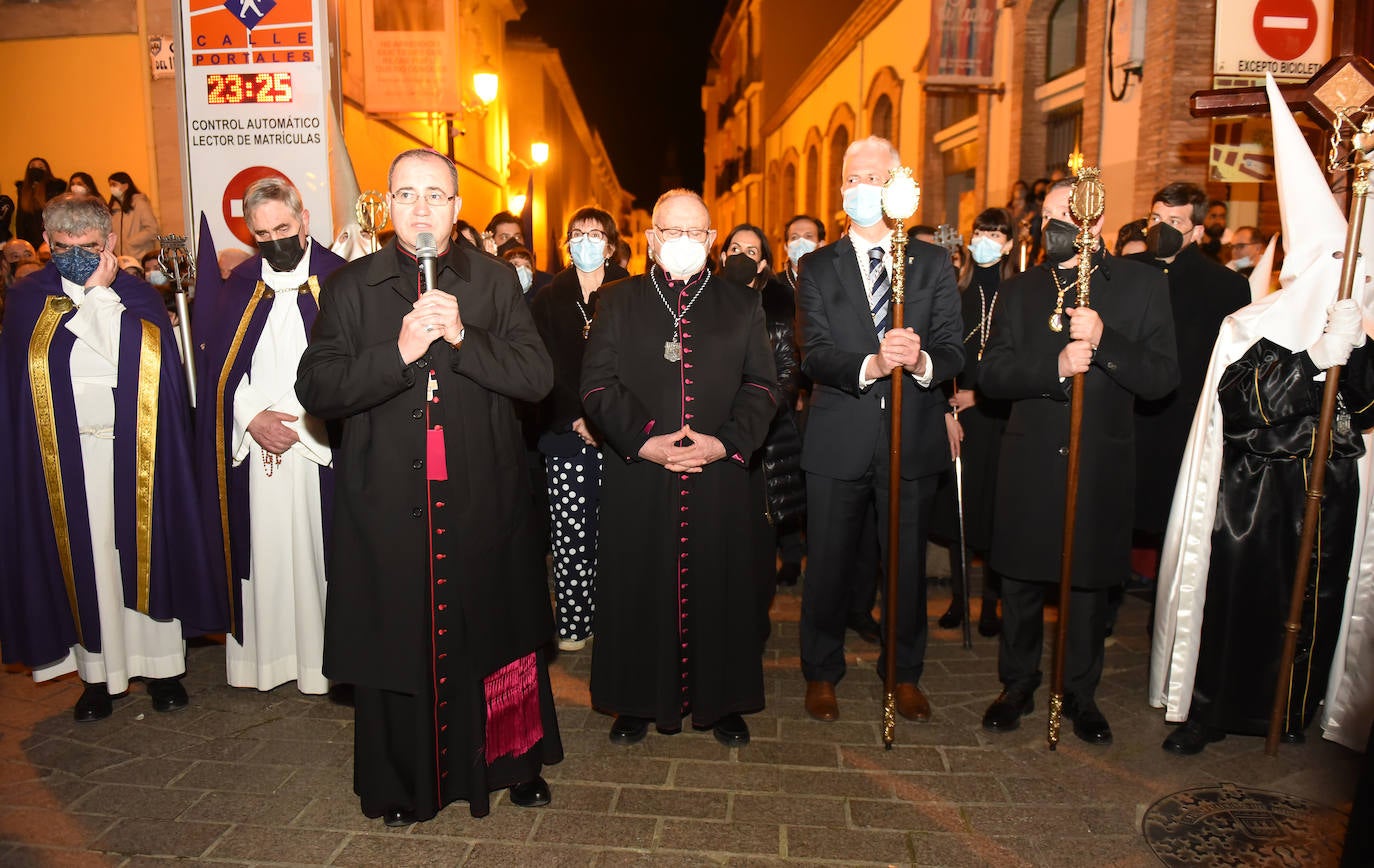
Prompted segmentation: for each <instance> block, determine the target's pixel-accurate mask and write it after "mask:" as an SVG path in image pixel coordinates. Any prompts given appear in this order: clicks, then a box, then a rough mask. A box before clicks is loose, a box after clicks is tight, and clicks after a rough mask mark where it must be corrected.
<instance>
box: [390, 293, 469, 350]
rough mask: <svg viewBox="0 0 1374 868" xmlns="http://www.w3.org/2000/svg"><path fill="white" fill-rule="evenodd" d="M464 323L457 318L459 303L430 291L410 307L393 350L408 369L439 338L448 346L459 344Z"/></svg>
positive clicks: (447, 295) (403, 319)
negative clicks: (399, 352) (398, 351)
mask: <svg viewBox="0 0 1374 868" xmlns="http://www.w3.org/2000/svg"><path fill="white" fill-rule="evenodd" d="M462 331H463V320H462V319H461V318H460V317H459V315H458V299H456V298H454V297H453V296H452V295H449V294H448V293H447V292H444V291H443V290H442V289H431V290H429V291H428V292H426V293H425V294H424V295H422V296H420V298H419V300H418V301H416V302H415V304H413V305H412V306H411V309H410V313H408V314H406V315H405V316H404V317H403V318H402V319H401V333H400V335H399V336H398V337H397V338H396V347H397V349H399V350H400V351H401V359H402V361H404V362H405V363H406V364H407V365H408V364H410V363H411V362H413V361H415V360H416V359H418V358H420V357H421V356H423V355H424V354H425V353H426V352H427V351H428V350H429V345H430V344H432V343H434V342H435V341H436V340H438V339H439V338H443V339H444V340H445V341H447V342H448V343H450V344H456V343H457V342H458V336H459V335H460V334H462Z"/></svg>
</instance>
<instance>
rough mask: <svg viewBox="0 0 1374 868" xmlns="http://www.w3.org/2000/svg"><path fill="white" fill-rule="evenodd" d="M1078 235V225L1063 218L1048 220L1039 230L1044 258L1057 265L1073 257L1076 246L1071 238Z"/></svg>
mask: <svg viewBox="0 0 1374 868" xmlns="http://www.w3.org/2000/svg"><path fill="white" fill-rule="evenodd" d="M1077 237H1078V227H1077V226H1075V225H1073V224H1072V223H1065V222H1064V221H1063V220H1050V221H1048V222H1047V223H1045V228H1044V229H1042V230H1041V231H1040V239H1041V242H1042V243H1043V244H1044V247H1045V258H1046V259H1048V260H1049V261H1050V262H1052V263H1054V264H1055V265H1058V264H1059V263H1061V262H1066V261H1068V260H1070V259H1073V257H1074V254H1076V253H1077V252H1078V248H1077V247H1075V246H1074V243H1073V240H1074V239H1075V238H1077Z"/></svg>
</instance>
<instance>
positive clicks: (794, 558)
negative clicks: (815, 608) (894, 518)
mask: <svg viewBox="0 0 1374 868" xmlns="http://www.w3.org/2000/svg"><path fill="white" fill-rule="evenodd" d="M720 260H721V275H722V276H723V277H725V278H726V279H728V280H733V281H735V282H737V283H742V284H744V285H746V286H748V287H750V288H751V289H756V290H758V292H759V295H760V301H761V303H762V304H763V317H764V325H765V326H766V327H767V329H768V343H769V345H770V346H771V347H772V349H773V363H774V365H775V366H776V367H777V370H778V392H779V393H780V394H781V396H782V401H781V402H780V404H779V407H778V413H777V415H776V416H774V417H773V422H772V424H771V425H770V426H769V428H768V437H767V439H765V440H764V441H763V449H762V450H760V451H759V452H758V453H757V454H756V455H755V461H756V462H758V463H759V464H760V465H761V467H762V469H763V480H764V488H765V492H766V503H765V504H764V505H765V506H766V508H767V513H768V523H769V524H770V525H772V527H773V532H774V534H775V536H776V542H777V549H778V553H779V556H780V557H781V560H782V566H781V567H779V569H778V572H777V575H776V577H774V574H773V571H772V569H771V566H770V568H769V570H768V571H767V576H766V581H764V582H763V584H761V586H760V601H761V603H760V612H761V622H760V628H761V632H762V634H763V636H764V637H765V638H767V636H768V632H769V626H770V625H769V621H768V608H769V605H771V603H772V599H773V591H774V589H775V587H776V586H777V585H795V584H796V583H797V579H798V578H799V577H800V576H801V560H802V555H803V554H804V552H805V549H804V548H803V544H802V536H801V535H802V529H803V528H805V527H806V479H805V477H804V476H803V475H802V469H801V429H800V428H799V427H798V425H797V416H796V412H795V410H794V408H795V406H796V404H797V392H798V389H799V387H800V383H799V380H798V378H799V376H800V374H801V365H800V362H799V360H798V354H797V336H796V329H795V327H794V321H795V320H796V316H797V306H796V301H795V297H794V296H793V295H792V290H791V289H789V288H788V286H787V285H786V284H784V283H782V282H781V281H780V280H778V279H777V278H776V277H775V276H774V273H773V269H772V262H773V250H772V248H771V247H770V246H769V244H768V238H767V236H766V235H765V234H764V232H763V230H762V229H760V228H759V227H757V226H754V225H752V224H749V223H741V224H740V225H738V226H736V227H735V228H734V229H731V230H730V234H729V235H726V236H725V241H724V242H722V243H721V247H720ZM775 579H776V580H775Z"/></svg>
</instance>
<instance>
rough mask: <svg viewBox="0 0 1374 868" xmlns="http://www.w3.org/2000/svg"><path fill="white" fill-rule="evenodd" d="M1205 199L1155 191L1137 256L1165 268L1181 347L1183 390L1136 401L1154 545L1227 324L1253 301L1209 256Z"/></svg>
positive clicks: (1146, 528)
mask: <svg viewBox="0 0 1374 868" xmlns="http://www.w3.org/2000/svg"><path fill="white" fill-rule="evenodd" d="M1206 214H1207V193H1206V192H1204V191H1203V189H1202V188H1201V187H1199V186H1197V185H1196V184H1189V183H1186V182H1183V181H1178V182H1175V183H1173V184H1169V185H1168V186H1166V187H1164V188H1163V189H1161V190H1160V191H1159V192H1158V193H1155V196H1154V201H1153V202H1152V203H1151V204H1150V217H1149V229H1148V230H1147V231H1146V232H1145V244H1146V247H1147V250H1146V252H1145V253H1138V254H1136V255H1135V256H1133V257H1131V258H1132V259H1137V260H1139V261H1141V262H1144V263H1146V264H1148V265H1153V266H1155V267H1156V268H1161V269H1163V271H1164V273H1165V274H1166V275H1167V276H1168V278H1169V306H1170V308H1171V309H1172V310H1173V314H1174V338H1175V339H1176V340H1177V341H1178V375H1179V381H1178V388H1177V389H1174V390H1173V391H1171V392H1169V394H1167V395H1165V396H1164V397H1163V398H1159V399H1158V400H1154V401H1145V400H1141V401H1137V402H1136V414H1137V418H1136V429H1135V430H1136V480H1137V481H1136V514H1135V526H1136V529H1137V530H1139V531H1141V532H1143V533H1144V534H1147V535H1149V537H1150V538H1151V539H1152V541H1153V542H1154V543H1155V544H1156V546H1157V545H1158V544H1159V543H1161V542H1163V537H1164V528H1165V527H1166V526H1167V525H1168V523H1169V506H1170V504H1172V503H1173V499H1174V485H1175V483H1177V482H1178V468H1179V464H1180V463H1181V462H1182V461H1183V447H1184V446H1185V445H1186V444H1187V442H1188V431H1189V430H1190V429H1191V428H1192V425H1193V413H1194V412H1195V411H1196V410H1197V402H1198V397H1199V396H1200V395H1201V394H1202V383H1203V380H1204V379H1205V377H1206V375H1207V363H1208V361H1209V360H1210V359H1211V357H1212V346H1213V345H1214V344H1215V343H1216V341H1217V331H1218V330H1219V329H1220V328H1221V321H1222V320H1224V319H1226V317H1227V316H1229V315H1230V314H1232V313H1235V312H1236V311H1238V310H1240V309H1241V308H1243V307H1245V306H1246V305H1247V304H1249V303H1250V283H1249V281H1247V280H1246V279H1245V278H1244V277H1241V276H1240V275H1239V274H1237V273H1236V272H1234V271H1232V270H1231V269H1229V268H1227V267H1226V266H1224V265H1221V264H1219V263H1218V262H1217V261H1216V260H1214V259H1212V258H1211V257H1209V256H1207V255H1205V254H1204V253H1203V252H1202V251H1201V249H1199V247H1198V244H1200V243H1201V242H1202V240H1203V239H1204V238H1205V234H1204V232H1203V228H1204V227H1203V225H1202V222H1203V218H1204V217H1205V216H1206Z"/></svg>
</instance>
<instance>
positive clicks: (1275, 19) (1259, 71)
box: [1212, 0, 1332, 81]
mask: <svg viewBox="0 0 1374 868" xmlns="http://www.w3.org/2000/svg"><path fill="white" fill-rule="evenodd" d="M1331 7H1332V0H1217V23H1216V41H1215V47H1214V51H1213V58H1214V63H1213V65H1212V74H1213V75H1214V76H1245V77H1249V78H1262V77H1263V76H1264V74H1265V73H1266V72H1268V73H1271V74H1272V75H1273V76H1274V78H1277V79H1280V80H1287V81H1305V80H1307V79H1308V78H1310V77H1311V76H1313V75H1315V74H1316V72H1317V70H1319V69H1321V67H1322V64H1323V63H1326V61H1328V60H1330V59H1331V15H1332V13H1331Z"/></svg>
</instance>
